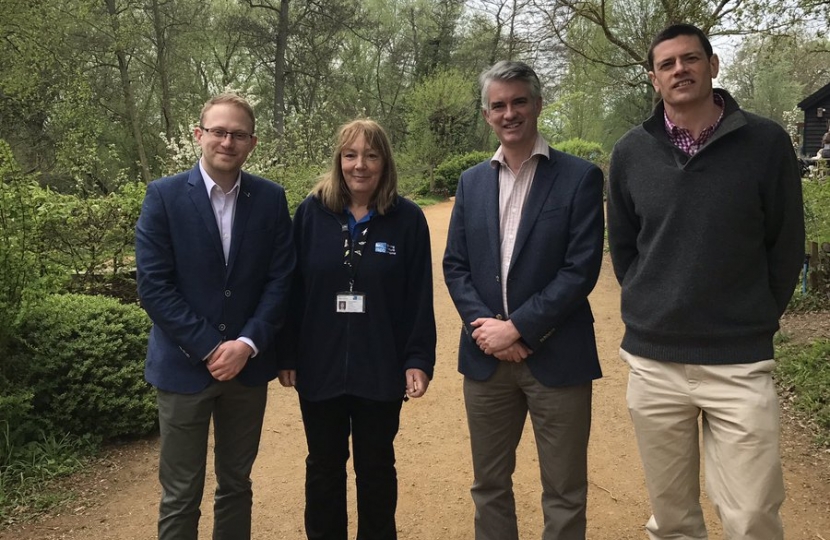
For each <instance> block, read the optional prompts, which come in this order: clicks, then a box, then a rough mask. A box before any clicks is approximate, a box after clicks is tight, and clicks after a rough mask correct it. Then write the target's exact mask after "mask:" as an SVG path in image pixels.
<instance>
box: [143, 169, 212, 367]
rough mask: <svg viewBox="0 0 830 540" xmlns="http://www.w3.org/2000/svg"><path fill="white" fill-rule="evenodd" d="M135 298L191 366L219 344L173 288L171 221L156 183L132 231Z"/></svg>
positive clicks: (210, 328) (173, 265)
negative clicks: (138, 299)
mask: <svg viewBox="0 0 830 540" xmlns="http://www.w3.org/2000/svg"><path fill="white" fill-rule="evenodd" d="M135 259H136V278H137V282H138V296H139V298H140V299H141V305H142V306H143V307H144V309H145V310H146V311H147V314H148V315H149V316H150V319H151V320H152V321H153V324H154V325H156V326H158V327H159V329H161V331H162V332H164V334H166V335H167V336H169V337H170V339H172V340H173V342H174V343H176V344H177V345H178V346H179V348H180V349H182V351H183V352H184V353H185V354H186V355H187V356H188V357H189V359H190V362H191V363H192V364H197V363H199V362H201V361H202V360H204V359H205V358H206V357H207V356H208V355H209V354H210V352H211V351H213V349H215V348H216V346H217V345H219V343H221V341H222V335H221V334H220V333H219V331H218V330H217V329H216V328H214V327H213V326H212V325H211V324H210V323H209V322H208V321H207V319H205V318H204V317H203V316H200V315H199V314H197V313H196V312H195V311H194V310H193V308H192V307H191V306H190V304H189V303H188V301H187V299H186V298H185V297H184V295H183V294H182V293H181V291H180V290H179V287H178V286H177V285H176V282H177V279H178V276H177V273H176V265H175V257H174V254H173V240H172V237H171V226H170V218H169V216H168V214H167V207H166V205H165V201H164V197H163V195H162V192H161V190H160V189H159V188H158V186H157V185H156V183H155V182H151V183H150V184H148V185H147V193H146V195H145V196H144V202H143V204H142V207H141V214H140V216H139V218H138V224H137V225H136V230H135Z"/></svg>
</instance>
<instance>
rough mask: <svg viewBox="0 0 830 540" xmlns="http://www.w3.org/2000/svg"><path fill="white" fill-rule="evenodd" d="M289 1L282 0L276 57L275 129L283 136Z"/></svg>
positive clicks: (278, 135) (279, 136)
mask: <svg viewBox="0 0 830 540" xmlns="http://www.w3.org/2000/svg"><path fill="white" fill-rule="evenodd" d="M288 2H289V0H280V21H279V26H278V27H277V50H276V54H275V56H276V57H275V58H274V111H273V114H274V130H275V131H276V132H277V137H278V138H282V135H283V133H284V132H285V51H286V49H287V48H288Z"/></svg>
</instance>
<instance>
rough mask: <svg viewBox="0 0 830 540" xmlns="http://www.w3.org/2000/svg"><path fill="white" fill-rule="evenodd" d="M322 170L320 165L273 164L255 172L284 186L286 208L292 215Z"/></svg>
mask: <svg viewBox="0 0 830 540" xmlns="http://www.w3.org/2000/svg"><path fill="white" fill-rule="evenodd" d="M322 172H323V169H322V167H313V166H306V167H301V166H296V167H283V166H275V167H270V168H268V169H265V170H261V171H257V174H259V175H261V176H263V177H264V178H267V179H269V180H273V181H274V182H276V183H278V184H279V185H281V186H282V187H283V188H285V197H286V199H288V210H289V211H290V212H291V215H292V216H293V215H294V210H296V209H297V206H299V205H300V203H301V202H303V200H304V199H305V198H306V197H307V196H308V194H309V193H310V192H311V188H313V187H314V184H316V183H317V178H318V177H319V176H320V174H321V173H322Z"/></svg>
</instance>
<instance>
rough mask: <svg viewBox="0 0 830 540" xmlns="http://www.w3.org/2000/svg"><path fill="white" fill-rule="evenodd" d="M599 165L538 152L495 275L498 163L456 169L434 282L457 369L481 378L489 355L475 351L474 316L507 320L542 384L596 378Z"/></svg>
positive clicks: (492, 364)
mask: <svg viewBox="0 0 830 540" xmlns="http://www.w3.org/2000/svg"><path fill="white" fill-rule="evenodd" d="M602 186H603V178H602V171H600V169H599V168H597V167H596V166H595V165H593V164H591V163H589V162H587V161H585V160H582V159H580V158H577V157H574V156H571V155H568V154H565V153H562V152H559V151H557V150H554V149H552V148H551V149H550V158H549V159H546V158H544V157H541V158H540V159H539V164H538V167H537V169H536V175H535V176H534V178H533V185H532V186H531V188H530V193H529V194H528V197H527V201H526V202H525V204H524V208H523V211H522V217H521V221H520V222H519V229H518V232H517V235H516V243H515V247H514V250H513V257H512V259H511V263H510V269H509V270H508V275H507V276H501V275H500V274H501V245H500V238H501V235H500V233H499V169H498V166H496V167H494V166H493V165H491V162H490V161H486V162H484V163H480V164H478V165H476V166H475V167H472V168H470V169H468V170H467V171H465V172H464V173H462V175H461V178H460V180H459V182H458V191H457V193H456V196H455V207H454V208H453V212H452V219H451V221H450V228H449V235H448V238H447V249H446V252H445V253H444V278H445V280H446V283H447V288H448V289H449V292H450V296H451V297H452V299H453V302H455V306H456V308H457V309H458V312H459V314H460V315H461V319H462V322H463V328H462V332H461V341H460V344H459V350H458V370H459V371H460V372H461V373H463V374H464V375H465V376H466V377H469V378H471V379H473V380H477V381H483V380H486V379H488V378H489V377H490V376H491V375H492V374H493V373H494V372H495V370H496V367H497V366H498V363H499V360H498V359H497V358H495V357H494V356H491V355H487V354H485V353H484V352H483V351H482V350H481V349H479V347H478V345H476V343H475V340H474V339H473V338H472V333H473V330H474V328H473V327H471V326H470V323H472V322H473V321H474V320H475V319H477V318H479V317H493V318H497V319H505V318H507V317H505V314H504V307H503V302H502V294H501V280H503V279H507V302H508V306H509V311H510V314H509V318H510V320H512V321H513V324H514V325H515V327H516V329H517V330H518V331H519V333H520V334H521V336H522V341H523V342H524V343H525V344H526V345H527V346H528V347H529V348H530V349H531V350H532V354H531V355H530V356H529V357H528V358H527V360H526V362H527V364H528V367H529V368H530V371H531V372H532V373H533V375H534V377H536V379H537V380H538V381H539V382H541V383H542V384H544V385H545V386H568V385H576V384H582V383H587V382H589V381H591V380H593V379H598V378H599V377H601V376H602V372H601V370H600V366H599V359H598V356H597V348H596V340H595V337H594V325H593V321H594V318H593V314H592V313H591V307H590V305H589V304H588V294H589V293H590V292H591V290H592V289H593V288H594V285H595V284H596V282H597V278H598V277H599V269H600V265H601V264H602V253H603V242H604V216H603V205H602Z"/></svg>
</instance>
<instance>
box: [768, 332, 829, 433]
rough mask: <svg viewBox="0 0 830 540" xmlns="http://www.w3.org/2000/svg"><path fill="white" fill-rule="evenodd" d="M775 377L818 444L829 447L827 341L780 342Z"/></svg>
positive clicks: (783, 340)
mask: <svg viewBox="0 0 830 540" xmlns="http://www.w3.org/2000/svg"><path fill="white" fill-rule="evenodd" d="M777 349H778V350H777V351H776V356H777V359H778V362H777V366H776V370H775V375H776V379H777V381H778V384H779V386H780V387H781V388H782V390H783V393H784V395H785V397H787V398H788V399H790V400H791V401H792V404H793V406H794V408H795V409H796V411H797V412H798V413H799V414H801V415H803V416H805V417H806V418H808V419H809V423H810V424H811V425H812V426H814V427H815V430H816V438H817V442H818V443H819V444H820V445H823V446H830V340H827V339H821V340H817V341H814V342H813V343H811V344H810V345H808V346H799V345H792V344H789V343H788V342H787V341H786V339H782V340H779V343H778V344H777Z"/></svg>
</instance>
